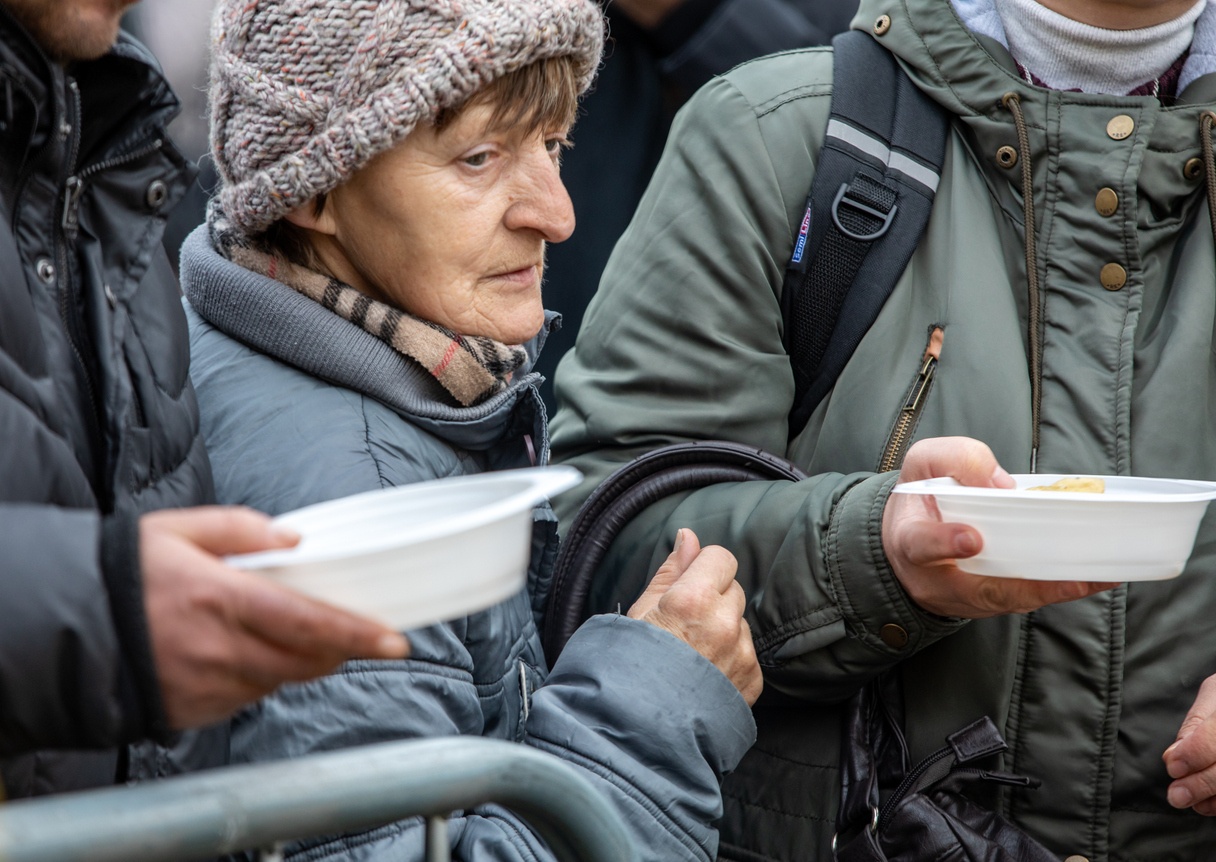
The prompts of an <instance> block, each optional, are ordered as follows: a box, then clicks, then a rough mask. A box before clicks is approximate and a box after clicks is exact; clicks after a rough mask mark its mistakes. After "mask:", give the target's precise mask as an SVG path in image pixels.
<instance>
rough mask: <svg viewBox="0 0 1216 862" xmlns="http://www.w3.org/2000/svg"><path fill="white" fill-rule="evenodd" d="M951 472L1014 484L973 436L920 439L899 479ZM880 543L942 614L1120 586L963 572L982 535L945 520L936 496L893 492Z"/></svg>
mask: <svg viewBox="0 0 1216 862" xmlns="http://www.w3.org/2000/svg"><path fill="white" fill-rule="evenodd" d="M938 476H951V477H953V478H954V479H955V480H956V481H958V482H959V484H962V485H973V486H975V487H980V488H1012V487H1014V482H1013V479H1012V478H1011V477H1010V476H1009V474H1008V473H1006V472H1005V471H1004V470H1003V469H1002V468H1001V466H1000V464H998V463H997V460H996V456H994V455H993V454H992V450H991V449H989V448H988V447H987V446H985V445H984V444H983V443H981V442H980V441H978V440H972V439H970V438H968V437H937V438H933V439H930V440H921V441H920V442H918V443H915V444H913V446H912V447H911V448H910V449H909V450H908V454H907V457H906V458H905V459H904V465H903V469H902V470H900V473H899V481H900V482H912V481H915V480H918V479H932V478H936V477H938ZM882 546H883V550H884V551H885V552H886V555H887V560H888V561H889V562H890V563H891V568H892V569H893V570H894V572H895V577H896V578H898V579H899V582H900V584H902V585H903V588H904V590H905V591H906V592H907V593H908V595H909V596H911V598H912V600H913V601H914V602H916V604H918V605H919V606H920V607H921V608H922V609H924V610H926V611H928V612H929V613H932V614H938V615H939V616H943V617H961V618H966V619H980V618H983V617H992V616H997V615H999V614H1011V613H1026V612H1028V611H1033V610H1036V609H1038V608H1041V607H1043V606H1044V605H1051V604H1055V603H1057V602H1067V601H1071V600H1073V599H1079V598H1083V597H1085V596H1090V595H1093V594H1094V593H1099V592H1102V591H1103V590H1108V589H1110V588H1111V587H1113V586H1116V584H1097V583H1089V582H1080V581H1032V580H1022V579H1018V578H991V577H986V576H984V575H971V574H967V573H966V572H964V571H962V570H960V569H959V568H958V566H956V565H955V560H959V559H963V558H965V557H973V556H975V555H976V554H978V553H979V552H980V549H981V548H982V547H983V539H982V538H981V537H980V534H979V533H978V532H976V530H975V529H973V528H972V527H968V526H966V525H964V524H950V523H944V522H943V521H942V518H941V514H940V513H939V512H938V510H937V505H936V504H935V503H934V502H933V499H932V498H931V497H921V496H914V495H911V494H892V495H891V497H890V499H888V501H887V506H886V509H885V510H884V511H883V518H882Z"/></svg>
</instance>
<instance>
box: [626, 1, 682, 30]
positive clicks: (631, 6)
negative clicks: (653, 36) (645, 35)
mask: <svg viewBox="0 0 1216 862" xmlns="http://www.w3.org/2000/svg"><path fill="white" fill-rule="evenodd" d="M684 2H685V0H613V2H612V4H611V5H610V6H609V7H608V11H609V12H610V13H612V12H622V13H624V15H625V16H626V17H627V18H629V19H630V20H631V21H633V23H635V24H637V25H638V26H639V27H643V28H645V29H647V30H652V29H654V28H655V27H657V26H659V24H660V23H661V22H662V20H663V19H664V18H666V17H667V16H668V15H670V14H671V13H672V12H674V11H675V10H676V9H678V8H679V7H681V6H683V5H684Z"/></svg>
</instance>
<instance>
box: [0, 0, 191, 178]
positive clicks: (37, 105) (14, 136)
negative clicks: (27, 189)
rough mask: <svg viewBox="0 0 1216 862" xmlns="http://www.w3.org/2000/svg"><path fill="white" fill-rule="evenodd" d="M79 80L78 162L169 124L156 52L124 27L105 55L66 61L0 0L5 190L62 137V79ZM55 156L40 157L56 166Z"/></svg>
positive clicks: (170, 106) (170, 104) (0, 161)
mask: <svg viewBox="0 0 1216 862" xmlns="http://www.w3.org/2000/svg"><path fill="white" fill-rule="evenodd" d="M69 74H70V75H72V76H73V77H74V78H76V79H77V80H78V81H79V85H80V93H81V104H82V114H83V117H84V121H83V127H82V129H81V130H80V132H81V141H80V147H79V151H78V164H79V165H87V164H89V163H92V162H97V161H101V160H103V159H104V158H106V156H107V155H110V154H113V153H114V152H116V151H118V150H121V149H122V148H124V147H127V146H129V145H130V144H131V143H132V142H133V140H135V139H137V138H138V139H142V138H143V137H146V135H147V130H148V129H149V128H151V127H154V126H164V125H167V124H168V122H169V120H171V119H172V118H173V117H174V116H175V115H176V114H177V111H178V109H179V104H178V101H177V97H176V96H174V94H173V91H172V89H171V88H170V87H169V85H168V82H167V81H166V80H165V78H164V75H163V73H162V72H161V70H160V66H159V65H158V64H157V62H156V60H155V58H153V56H152V54H151V53H150V52H149V51H148V50H147V49H146V48H145V47H143V45H141V44H140V43H139V42H137V41H136V40H135V39H133V38H132V37H131V36H129V35H128V34H126V33H120V35H119V39H118V42H117V43H116V44H115V46H114V47H113V48H112V49H111V50H110V51H109V53H107V54H106V55H105V56H103V57H100V58H98V59H96V60H90V61H86V62H82V63H74V64H71V65H70V67H69V68H67V69H66V70H65V68H64V67H62V66H60V65H59V64H57V63H54V62H52V61H51V60H50V59H49V58H48V57H47V56H46V54H45V53H43V51H42V49H41V48H40V47H39V46H38V44H37V43H36V42H35V41H34V39H33V37H31V36H30V35H29V33H28V32H27V31H26V30H25V28H24V27H23V26H22V25H21V24H19V23H18V22H17V21H16V20H15V19H14V18H13V16H12V15H11V14H10V13H9V12H8V10H7V9H6V8H5V7H4V6H3V5H2V4H0V99H2V100H3V101H4V104H3V105H0V124H2V126H0V193H3V194H4V195H5V196H6V197H8V196H9V193H10V192H11V191H12V190H13V189H14V187H15V185H16V182H17V179H18V177H20V176H21V175H22V174H23V173H24V172H26V171H28V170H30V169H31V167H30V164H29V162H30V160H31V159H34V158H35V157H36V156H37V155H38V154H40V153H45V151H46V150H47V148H48V145H49V144H51V143H52V142H54V141H57V140H59V138H61V137H62V136H61V135H59V134H58V132H59V130H60V127H61V126H63V125H64V123H65V122H66V113H67V111H66V95H65V79H66V76H67V75H69ZM60 161H62V159H60V158H58V156H57V155H56V157H54V158H49V159H40V160H39V164H40V165H44V166H45V165H50V164H54V166H55V168H56V169H57V170H64V169H67V168H70V167H73V166H66V165H62V164H59V162H60Z"/></svg>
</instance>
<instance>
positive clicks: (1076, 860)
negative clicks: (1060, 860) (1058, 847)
mask: <svg viewBox="0 0 1216 862" xmlns="http://www.w3.org/2000/svg"><path fill="white" fill-rule="evenodd" d="M1064 862H1089V860H1088V859H1086V858H1085V857H1084V856H1076V855H1073V856H1069V857H1068V858H1067V859H1065V860H1064Z"/></svg>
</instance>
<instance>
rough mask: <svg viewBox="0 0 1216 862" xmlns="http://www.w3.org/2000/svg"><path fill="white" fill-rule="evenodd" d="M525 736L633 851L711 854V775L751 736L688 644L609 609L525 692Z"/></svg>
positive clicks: (728, 766)
mask: <svg viewBox="0 0 1216 862" xmlns="http://www.w3.org/2000/svg"><path fill="white" fill-rule="evenodd" d="M527 728H528V733H527V742H528V744H529V745H532V746H534V747H536V748H539V749H541V750H542V751H547V752H549V753H551V754H553V755H555V756H557V757H560V758H562V759H563V760H566V761H569V762H570V763H572V764H574V765H575V766H579V767H582V769H583V770H585V772H586V774H587V775H588V777H589V778H590V779H591V780H592V782H593V783H595V784H596V785H598V786H599V787H600V788H601V789H602V791H603V793H604V796H605V797H606V798H607V799H608V800H609V801H610V802H611V803H612V804H613V805H614V806H615V807H616V809H617V811H618V812H619V813H620V815H621V818H622V819H623V820H624V822H625V823H626V824H628V827H629V828H630V830H631V831H632V836H631V837H632V838H633V842H634V846H635V848H636V849H637V851H638V858H639V859H644V860H655V862H659V860H677V859H689V860H692V859H698V860H710V859H714V858H716V857H717V832H716V831H715V830H714V829H713V828H712V827H711V825H710V824H711V823H712V822H713V821H715V820H717V819H718V818H719V817H720V816H721V814H722V803H721V795H720V793H719V783H720V782H721V780H722V776H723V775H724V774H725V773H726V772H729V771H730V770H732V769H733V768H734V767H735V765H736V764H737V763H738V762H739V760H740V758H742V756H743V753H744V752H745V751H746V750H747V749H748V748H749V747H750V746H751V744H752V743H753V742H754V741H755V736H756V728H755V723H754V722H753V721H752V715H751V711H750V710H749V709H748V707H747V704H746V703H745V702H744V700H743V698H742V697H741V696H740V694H739V692H738V690H737V689H736V688H735V687H734V685H732V684H731V682H730V680H728V679H727V678H726V677H725V676H724V675H723V674H722V673H721V672H720V671H719V670H718V669H717V668H716V667H714V666H713V665H712V664H711V663H710V662H709V661H708V660H706V659H705V658H703V657H702V656H701V655H700V654H699V653H697V652H696V651H695V650H694V649H692V648H691V647H689V646H688V645H687V644H685V643H684V642H682V641H680V640H679V639H677V638H676V637H674V636H673V635H671V634H669V633H667V632H665V631H663V630H662V629H660V628H658V627H657V626H653V625H651V624H649V623H646V622H642V621H640V620H633V619H630V618H628V617H625V616H620V615H604V616H598V617H593V618H592V619H591V620H589V621H588V622H586V623H585V624H584V625H583V626H582V627H581V628H580V629H579V631H578V632H576V633H575V635H574V637H573V638H571V640H570V642H569V644H568V645H567V646H566V649H565V650H564V651H563V652H562V654H561V657H560V658H559V659H558V661H557V664H556V665H555V667H554V668H553V671H552V673H551V674H550V676H549V679H548V681H547V682H546V683H545V685H544V686H543V687H541V689H540V690H539V691H537V692H536V694H535V696H534V697H533V700H532V710H531V715H530V716H529V718H528V724H527Z"/></svg>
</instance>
